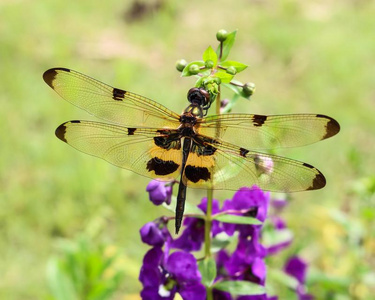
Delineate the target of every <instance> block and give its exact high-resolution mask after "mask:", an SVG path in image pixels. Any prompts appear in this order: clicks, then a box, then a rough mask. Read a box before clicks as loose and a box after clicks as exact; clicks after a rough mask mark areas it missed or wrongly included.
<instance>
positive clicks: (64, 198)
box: [0, 0, 375, 299]
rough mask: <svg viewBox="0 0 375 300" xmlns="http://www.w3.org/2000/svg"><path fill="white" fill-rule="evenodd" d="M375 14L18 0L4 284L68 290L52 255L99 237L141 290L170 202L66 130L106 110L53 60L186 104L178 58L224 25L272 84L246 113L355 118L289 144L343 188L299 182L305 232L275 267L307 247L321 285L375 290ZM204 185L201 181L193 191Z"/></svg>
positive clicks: (5, 150)
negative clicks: (93, 108)
mask: <svg viewBox="0 0 375 300" xmlns="http://www.w3.org/2000/svg"><path fill="white" fill-rule="evenodd" d="M374 15H375V3H374V1H370V0H369V1H366V0H361V1H359V0H357V1H356V0H352V1H350V0H344V1H321V0H317V1H259V0H253V1H250V0H247V1H245V0H237V1H235V2H232V3H231V2H229V1H223V0H220V1H196V0H190V1H172V0H153V1H146V0H144V1H141V0H132V1H119V0H109V1H88V0H85V1H62V0H49V1H26V0H2V1H1V2H0V103H1V108H0V114H1V115H0V136H1V140H0V143H1V144H0V257H1V259H0V276H1V280H0V298H1V299H52V298H51V295H50V290H49V289H48V284H47V282H48V281H47V277H48V276H50V277H51V276H52V275H51V273H50V272H49V273H48V274H49V275H48V276H47V275H46V274H47V269H48V268H47V265H49V264H50V262H51V259H53V258H54V257H57V255H58V254H59V253H60V251H61V247H59V244H61V241H62V239H64V240H65V241H66V240H68V241H73V243H74V241H77V239H78V240H79V239H80V237H82V236H85V237H86V238H87V237H88V238H87V239H88V240H89V243H90V244H91V247H94V248H95V247H99V248H100V247H102V248H100V249H102V250H103V251H102V252H101V253H103V255H109V256H110V255H111V253H114V252H117V253H118V256H117V257H116V261H115V263H113V268H115V269H116V270H121V271H122V273H123V278H122V279H121V281H120V282H121V283H120V287H119V288H118V289H117V291H116V293H115V295H114V296H113V298H114V299H138V298H137V296H136V295H137V294H138V292H139V290H140V288H141V286H140V284H139V283H138V280H137V277H138V272H139V268H140V265H141V263H142V257H143V254H144V253H145V252H146V251H147V249H148V247H146V246H145V245H143V244H142V243H141V241H140V238H139V234H138V230H139V228H140V227H141V226H142V225H143V224H144V223H146V222H147V221H150V220H153V219H154V218H156V217H157V216H160V215H161V214H165V211H164V210H163V209H162V208H156V207H154V206H153V205H151V203H150V202H149V201H148V195H147V194H146V193H145V187H146V185H147V183H148V179H146V178H143V177H140V176H138V175H135V174H133V173H131V172H129V171H126V170H121V169H118V168H116V167H114V166H112V165H110V164H108V163H106V162H105V161H102V160H100V159H96V158H94V157H90V156H87V155H84V154H82V153H80V152H78V151H76V150H74V149H73V148H71V147H69V146H67V145H65V144H63V143H61V142H60V141H59V140H58V139H57V138H56V137H55V136H54V130H55V128H56V127H57V126H58V125H59V124H61V123H62V122H64V121H67V120H71V119H92V117H91V116H88V115H87V114H86V113H85V112H84V111H80V110H79V109H77V108H75V107H74V106H72V105H70V104H69V103H67V102H65V101H62V99H61V98H60V97H58V95H57V94H55V93H54V92H53V91H52V90H51V89H50V88H49V87H48V86H47V85H46V84H45V83H44V82H43V80H42V73H43V72H44V71H45V70H46V69H48V68H51V67H67V68H72V69H75V70H78V71H80V72H82V73H85V74H88V75H90V76H91V77H94V78H96V79H99V80H101V81H103V82H106V83H108V84H111V85H114V86H116V87H119V88H123V89H128V90H131V91H133V92H135V93H138V94H141V95H144V96H146V97H149V98H151V99H154V100H156V101H158V102H160V103H162V104H163V105H165V106H167V107H169V108H171V109H173V110H175V111H177V112H181V111H182V109H183V108H184V107H185V106H186V98H185V97H186V92H187V90H188V89H189V88H190V87H191V86H192V84H193V83H194V80H193V79H192V78H180V74H179V73H178V72H177V71H176V70H175V62H176V60H178V59H181V58H185V59H186V60H187V61H192V60H197V59H201V54H202V53H203V51H204V50H205V49H206V48H207V47H208V46H209V45H212V46H213V47H214V48H216V45H217V41H216V39H215V33H216V31H217V30H219V29H222V28H224V29H227V30H228V31H232V30H235V29H238V33H237V41H236V44H235V46H234V48H233V50H232V52H231V56H230V59H233V60H238V61H241V62H243V63H246V64H248V65H249V66H250V67H249V68H248V69H247V70H246V71H244V72H242V73H241V74H239V76H238V79H239V80H241V81H243V82H247V81H251V82H254V83H255V84H256V87H257V91H256V93H255V95H254V96H253V97H252V101H250V102H248V101H246V100H241V101H240V103H239V105H238V106H237V107H236V109H235V111H241V112H248V113H258V114H287V113H321V114H327V115H329V116H331V117H334V118H335V119H337V120H338V121H339V122H340V124H341V132H340V134H339V135H338V136H336V137H334V138H332V139H330V140H327V141H324V142H321V143H318V144H315V145H311V146H308V147H303V148H298V149H288V150H285V151H284V150H283V151H278V153H279V154H281V155H286V156H288V157H291V158H295V159H299V160H303V161H305V162H308V163H311V164H312V165H314V166H316V167H318V168H319V169H320V170H321V171H322V172H323V173H324V174H325V175H326V177H327V186H326V188H324V189H323V190H319V191H314V192H306V193H297V194H293V195H292V201H291V204H290V205H289V207H288V208H287V209H286V211H285V213H284V214H283V217H284V218H285V219H286V221H287V223H288V225H289V226H290V228H291V229H292V230H293V232H294V233H295V239H294V243H293V245H292V246H291V247H290V248H289V249H288V250H287V251H285V252H284V253H282V254H281V255H280V256H278V258H274V259H271V260H270V261H269V267H270V268H281V266H282V264H283V261H284V259H285V257H286V256H288V255H291V254H294V253H299V254H300V255H301V256H302V257H303V258H304V259H306V260H307V261H308V262H309V263H310V269H309V270H310V273H309V280H308V287H309V291H310V292H311V293H312V294H314V295H316V297H317V299H373V298H372V297H373V295H374V292H375V290H374V287H375V271H374V267H375V256H374V254H375V239H374V235H375V226H374V224H375V221H374V218H375V213H374V202H375V200H374V190H375V183H374V181H375V179H374V171H375V156H374V155H373V152H374V147H375V118H374V112H375V110H374V108H375V92H374V81H375V55H374V53H375V38H374V28H375V18H374ZM224 96H226V94H224ZM227 96H230V93H228V94H227ZM249 147H250V148H251V145H249ZM204 195H205V193H204V191H188V201H191V202H193V203H197V202H199V201H200V198H201V197H203V196H204ZM231 195H232V193H228V192H217V193H215V197H216V198H218V199H220V200H224V199H225V197H230V196H231ZM108 253H109V254H108ZM110 271H111V270H109V273H110ZM107 275H108V274H107ZM108 276H110V275H108ZM269 280H271V279H269ZM285 289H286V288H285V287H283V286H280V288H279V290H276V293H278V294H279V295H284V294H285V293H286V292H285ZM281 299H284V298H283V297H281Z"/></svg>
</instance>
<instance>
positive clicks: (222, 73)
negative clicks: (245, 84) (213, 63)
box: [215, 71, 234, 83]
mask: <svg viewBox="0 0 375 300" xmlns="http://www.w3.org/2000/svg"><path fill="white" fill-rule="evenodd" d="M215 77H218V78H220V80H221V83H229V82H230V81H231V80H232V79H233V77H234V75H232V74H228V73H227V72H225V71H219V72H217V73H216V74H215Z"/></svg>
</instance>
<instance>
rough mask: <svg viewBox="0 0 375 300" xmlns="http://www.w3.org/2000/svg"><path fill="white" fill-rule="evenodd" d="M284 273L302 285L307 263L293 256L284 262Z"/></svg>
mask: <svg viewBox="0 0 375 300" xmlns="http://www.w3.org/2000/svg"><path fill="white" fill-rule="evenodd" d="M284 271H285V273H287V274H289V275H290V276H293V277H294V278H296V279H297V280H298V282H299V283H300V284H304V283H305V280H306V271H307V263H306V262H304V261H303V260H302V259H301V258H299V257H298V256H293V257H291V258H289V260H288V261H287V262H286V264H285V266H284Z"/></svg>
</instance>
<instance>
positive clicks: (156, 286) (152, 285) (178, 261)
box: [139, 247, 206, 300]
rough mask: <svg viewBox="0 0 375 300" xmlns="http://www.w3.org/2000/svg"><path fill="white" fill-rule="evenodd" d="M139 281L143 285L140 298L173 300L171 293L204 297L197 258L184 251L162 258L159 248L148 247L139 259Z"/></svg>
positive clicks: (162, 254) (189, 297) (204, 292)
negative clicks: (141, 263) (141, 260)
mask: <svg viewBox="0 0 375 300" xmlns="http://www.w3.org/2000/svg"><path fill="white" fill-rule="evenodd" d="M139 280H140V281H141V282H142V285H143V290H142V292H141V297H142V299H173V298H174V295H175V293H180V295H181V296H182V298H183V299H198V300H204V299H205V298H206V289H205V287H204V286H203V285H202V284H201V283H200V281H201V275H200V273H199V271H198V266H197V261H196V259H195V258H194V256H193V255H192V254H190V253H187V252H181V251H178V252H174V253H172V254H171V255H169V256H168V257H166V256H165V254H164V253H163V251H162V249H161V248H160V247H154V248H152V249H151V250H149V251H148V252H147V253H146V255H145V257H144V259H143V265H142V268H141V272H140V275H139Z"/></svg>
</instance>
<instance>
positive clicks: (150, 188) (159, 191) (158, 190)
mask: <svg viewBox="0 0 375 300" xmlns="http://www.w3.org/2000/svg"><path fill="white" fill-rule="evenodd" d="M146 191H147V192H148V193H149V199H150V201H151V202H152V203H154V204H155V205H161V204H163V203H164V202H166V203H167V204H170V201H171V196H172V187H171V186H170V185H166V184H165V182H162V181H157V180H152V181H150V183H149V184H148V185H147V188H146Z"/></svg>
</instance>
